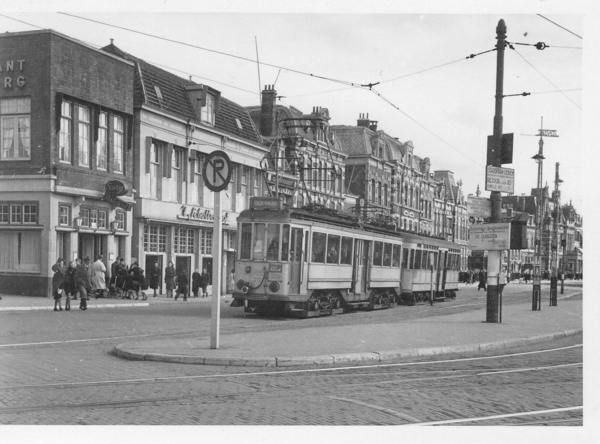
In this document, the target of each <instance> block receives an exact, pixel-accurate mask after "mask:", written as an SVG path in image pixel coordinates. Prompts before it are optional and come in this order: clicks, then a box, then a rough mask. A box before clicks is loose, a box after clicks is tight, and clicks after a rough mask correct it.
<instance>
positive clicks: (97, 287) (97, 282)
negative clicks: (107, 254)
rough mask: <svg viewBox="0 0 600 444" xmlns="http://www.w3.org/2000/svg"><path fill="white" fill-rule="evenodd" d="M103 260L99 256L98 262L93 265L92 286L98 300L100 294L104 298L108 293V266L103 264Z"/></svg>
mask: <svg viewBox="0 0 600 444" xmlns="http://www.w3.org/2000/svg"><path fill="white" fill-rule="evenodd" d="M102 259H104V258H103V257H102V255H101V254H99V255H98V256H97V257H96V262H94V263H93V264H92V286H93V288H94V293H95V295H96V299H98V293H100V297H101V298H103V297H104V292H105V291H106V266H105V265H104V263H103V262H102Z"/></svg>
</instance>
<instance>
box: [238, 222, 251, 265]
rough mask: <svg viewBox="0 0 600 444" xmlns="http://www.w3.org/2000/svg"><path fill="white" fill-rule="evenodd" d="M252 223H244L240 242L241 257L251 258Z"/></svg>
mask: <svg viewBox="0 0 600 444" xmlns="http://www.w3.org/2000/svg"><path fill="white" fill-rule="evenodd" d="M251 245H252V224H242V239H241V244H240V259H251V257H250V252H251Z"/></svg>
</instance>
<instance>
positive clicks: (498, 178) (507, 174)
mask: <svg viewBox="0 0 600 444" xmlns="http://www.w3.org/2000/svg"><path fill="white" fill-rule="evenodd" d="M485 189H486V190H487V191H500V192H502V193H509V194H514V193H515V170H513V169H510V168H500V167H495V166H492V165H488V166H487V168H486V169H485Z"/></svg>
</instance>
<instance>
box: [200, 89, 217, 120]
mask: <svg viewBox="0 0 600 444" xmlns="http://www.w3.org/2000/svg"><path fill="white" fill-rule="evenodd" d="M200 118H201V120H202V121H203V122H208V123H210V124H211V125H214V124H215V98H214V97H213V96H211V95H210V94H207V95H206V105H205V106H203V107H202V111H201V115H200Z"/></svg>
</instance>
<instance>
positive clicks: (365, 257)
mask: <svg viewBox="0 0 600 444" xmlns="http://www.w3.org/2000/svg"><path fill="white" fill-rule="evenodd" d="M368 263H369V241H365V240H361V239H356V240H355V246H354V293H365V292H366V291H367V273H368V271H369V266H368Z"/></svg>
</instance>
